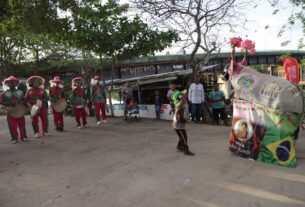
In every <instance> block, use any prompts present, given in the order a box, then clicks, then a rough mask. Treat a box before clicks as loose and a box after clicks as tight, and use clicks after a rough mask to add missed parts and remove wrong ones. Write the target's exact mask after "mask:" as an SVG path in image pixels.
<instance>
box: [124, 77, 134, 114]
mask: <svg viewBox="0 0 305 207" xmlns="http://www.w3.org/2000/svg"><path fill="white" fill-rule="evenodd" d="M121 96H122V97H123V101H124V119H125V120H127V113H128V108H127V106H128V105H129V104H130V102H131V100H133V99H134V98H133V91H132V88H131V87H130V86H129V83H128V82H126V83H125V84H124V86H123V87H122V90H121Z"/></svg>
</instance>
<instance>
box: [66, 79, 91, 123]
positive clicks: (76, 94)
mask: <svg viewBox="0 0 305 207" xmlns="http://www.w3.org/2000/svg"><path fill="white" fill-rule="evenodd" d="M84 85H85V80H84V79H83V78H81V77H76V78H74V79H73V80H72V91H71V94H70V101H71V104H72V108H73V109H74V110H75V120H76V123H77V128H79V129H80V128H82V126H83V127H86V125H87V113H86V109H85V107H86V106H87V103H86V101H87V96H86V91H85V89H84ZM81 119H82V125H81Z"/></svg>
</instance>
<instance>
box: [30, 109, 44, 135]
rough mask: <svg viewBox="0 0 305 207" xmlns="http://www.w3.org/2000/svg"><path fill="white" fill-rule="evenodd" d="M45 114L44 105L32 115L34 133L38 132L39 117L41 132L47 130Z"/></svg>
mask: <svg viewBox="0 0 305 207" xmlns="http://www.w3.org/2000/svg"><path fill="white" fill-rule="evenodd" d="M47 116H48V114H47V108H46V107H42V108H41V109H40V111H39V113H38V114H37V115H36V116H32V125H33V129H34V132H35V134H36V133H39V124H38V123H39V118H40V119H41V128H42V133H43V134H45V133H46V132H47Z"/></svg>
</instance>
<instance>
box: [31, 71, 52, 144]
mask: <svg viewBox="0 0 305 207" xmlns="http://www.w3.org/2000/svg"><path fill="white" fill-rule="evenodd" d="M27 87H28V90H27V93H26V100H27V102H28V103H29V104H30V105H31V109H32V108H33V106H34V105H36V106H38V112H37V113H36V115H34V116H32V125H33V130H34V133H35V135H34V137H35V138H39V136H40V134H39V118H40V119H41V128H42V136H43V137H44V136H47V135H48V133H47V116H48V112H47V106H46V104H47V103H46V102H47V95H46V91H45V89H44V79H43V78H42V77H40V76H31V77H30V78H28V79H27ZM39 108H40V109H39Z"/></svg>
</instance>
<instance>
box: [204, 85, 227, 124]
mask: <svg viewBox="0 0 305 207" xmlns="http://www.w3.org/2000/svg"><path fill="white" fill-rule="evenodd" d="M209 99H210V101H211V102H212V109H213V119H214V122H216V124H217V125H219V115H220V117H221V119H222V120H223V123H224V124H225V125H226V126H228V121H227V115H226V111H225V95H224V93H223V92H222V91H221V90H219V85H218V84H217V83H216V84H215V85H214V90H213V91H212V92H211V93H210V94H209Z"/></svg>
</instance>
